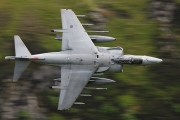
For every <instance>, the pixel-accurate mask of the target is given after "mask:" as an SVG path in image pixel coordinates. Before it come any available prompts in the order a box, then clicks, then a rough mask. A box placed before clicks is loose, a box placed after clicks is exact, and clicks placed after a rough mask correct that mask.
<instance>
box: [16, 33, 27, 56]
mask: <svg viewBox="0 0 180 120" xmlns="http://www.w3.org/2000/svg"><path fill="white" fill-rule="evenodd" d="M14 45H15V54H16V57H22V56H23V57H24V56H31V53H30V52H29V50H28V49H27V48H26V46H25V44H24V43H23V42H22V40H21V38H20V37H19V36H18V35H15V36H14Z"/></svg>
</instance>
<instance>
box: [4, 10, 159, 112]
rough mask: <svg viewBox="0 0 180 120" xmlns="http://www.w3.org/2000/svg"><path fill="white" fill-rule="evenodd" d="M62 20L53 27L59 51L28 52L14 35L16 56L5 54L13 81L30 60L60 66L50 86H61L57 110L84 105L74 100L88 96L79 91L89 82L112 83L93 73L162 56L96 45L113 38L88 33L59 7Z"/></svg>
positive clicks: (141, 63) (151, 60) (140, 63)
mask: <svg viewBox="0 0 180 120" xmlns="http://www.w3.org/2000/svg"><path fill="white" fill-rule="evenodd" d="M61 19H62V30H57V29H56V30H52V32H62V37H61V36H60V35H57V36H56V39H57V40H62V49H61V51H60V52H49V53H42V54H35V55H31V53H30V52H29V50H28V49H27V48H26V46H25V45H24V43H23V42H22V40H21V38H20V37H19V36H17V35H15V36H14V43H15V56H6V57H5V59H7V60H11V59H13V60H15V69H14V76H13V82H16V81H18V79H19V78H20V76H21V74H22V72H23V71H24V70H25V69H26V67H27V66H28V65H29V64H30V62H39V63H45V64H48V65H52V66H59V67H61V78H57V79H55V81H56V83H60V84H57V85H56V86H52V87H51V88H57V89H60V98H59V103H58V110H66V109H69V108H70V107H71V106H72V105H73V104H83V103H81V102H75V101H76V99H77V97H78V96H79V95H81V96H90V95H87V94H84V95H83V94H80V93H81V91H82V90H83V89H84V88H85V87H86V85H87V84H88V83H97V84H101V83H112V82H115V81H114V80H110V79H106V78H98V77H92V76H93V75H94V74H97V73H102V72H105V71H112V72H122V71H123V64H130V65H143V66H146V65H149V64H155V63H160V62H162V59H159V58H155V57H150V56H137V55H124V54H123V48H122V47H96V46H95V45H94V43H93V42H107V41H113V40H115V38H113V37H108V36H98V35H94V36H89V35H88V34H87V31H86V30H85V29H84V27H83V25H82V24H81V23H80V21H79V20H78V18H77V16H76V15H75V13H74V12H73V11H72V10H71V9H61ZM97 32H99V31H97ZM104 32H106V31H104ZM89 89H93V88H89ZM94 89H103V88H94Z"/></svg>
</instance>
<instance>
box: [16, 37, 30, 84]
mask: <svg viewBox="0 0 180 120" xmlns="http://www.w3.org/2000/svg"><path fill="white" fill-rule="evenodd" d="M14 45H15V54H16V57H21V58H23V57H29V56H31V53H30V52H29V50H28V49H27V48H26V46H25V44H24V43H23V42H22V40H21V38H20V37H19V36H18V35H15V36H14ZM29 64H30V61H24V60H20V59H16V62H15V68H14V77H13V82H16V81H18V79H19V78H20V77H21V75H22V73H23V72H24V70H25V69H26V68H27V66H28V65H29Z"/></svg>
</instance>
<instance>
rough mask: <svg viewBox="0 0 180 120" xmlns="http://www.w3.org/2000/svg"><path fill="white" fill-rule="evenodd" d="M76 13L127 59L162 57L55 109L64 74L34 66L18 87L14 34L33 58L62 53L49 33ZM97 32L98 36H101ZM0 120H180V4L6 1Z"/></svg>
mask: <svg viewBox="0 0 180 120" xmlns="http://www.w3.org/2000/svg"><path fill="white" fill-rule="evenodd" d="M63 8H66V9H72V10H73V11H74V12H75V13H76V14H86V15H87V16H88V17H87V18H79V19H80V21H81V22H82V23H93V24H95V25H94V26H88V27H85V28H86V29H87V30H109V31H110V32H109V33H108V34H100V35H107V36H112V37H115V38H116V39H117V40H116V41H115V42H108V43H98V44H96V46H110V47H115V46H121V47H123V48H124V54H135V55H149V56H154V57H159V58H161V59H163V60H164V62H163V63H161V64H157V65H152V66H148V67H142V66H128V65H125V66H124V72H123V73H106V74H104V75H102V76H98V77H106V78H110V79H113V80H115V81H116V83H114V84H110V85H103V86H98V87H107V88H108V90H99V91H95V90H84V91H83V93H88V94H92V95H93V96H92V97H85V98H84V97H79V98H78V100H77V101H83V102H85V103H86V104H85V105H73V107H72V108H71V109H70V110H68V111H57V104H58V99H59V90H54V89H49V86H52V85H54V81H53V79H54V78H58V77H59V76H60V69H59V68H56V67H50V66H45V65H38V64H34V63H33V64H31V65H30V66H29V67H28V69H27V70H26V71H25V72H24V74H23V76H22V77H21V79H20V80H19V81H18V82H16V83H13V82H12V77H13V70H14V61H5V60H4V57H5V56H6V55H14V41H13V36H14V35H19V36H20V37H21V38H22V40H23V41H24V43H25V44H26V46H27V48H28V49H29V50H30V52H31V53H32V54H37V53H43V52H52V51H60V50H61V42H60V41H56V40H54V38H55V34H54V33H51V32H50V30H51V29H55V28H56V29H58V28H61V26H62V25H61V18H60V9H63ZM98 34H99V33H98ZM0 45H1V47H0V78H1V79H0V119H1V120H92V119H94V120H102V119H103V120H179V119H180V76H179V75H180V59H179V57H180V47H179V45H180V0H0Z"/></svg>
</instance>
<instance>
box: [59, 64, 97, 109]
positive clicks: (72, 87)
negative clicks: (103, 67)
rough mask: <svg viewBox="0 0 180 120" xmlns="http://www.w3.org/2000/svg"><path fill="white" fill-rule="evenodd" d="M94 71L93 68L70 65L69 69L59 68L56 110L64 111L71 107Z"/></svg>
mask: <svg viewBox="0 0 180 120" xmlns="http://www.w3.org/2000/svg"><path fill="white" fill-rule="evenodd" d="M94 71H95V68H94V67H93V66H90V65H71V68H61V92H60V99H59V103H58V110H66V109H69V108H70V107H71V106H72V105H73V103H74V102H75V100H76V99H77V97H78V96H79V94H80V93H81V91H82V90H83V88H84V87H85V86H86V84H87V83H88V81H89V79H90V78H91V76H92V75H93V74H94Z"/></svg>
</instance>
